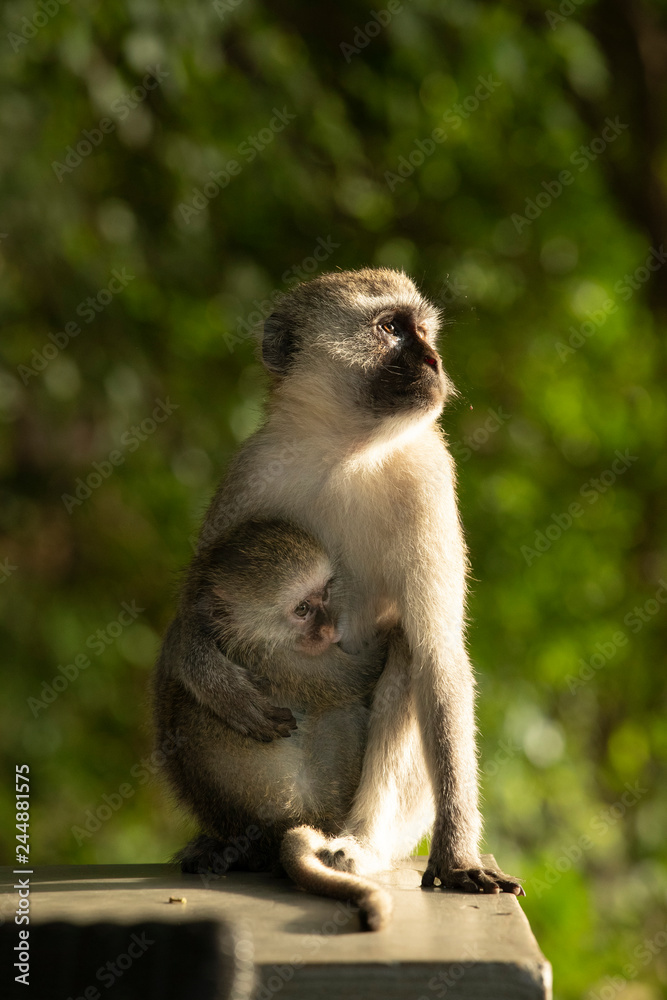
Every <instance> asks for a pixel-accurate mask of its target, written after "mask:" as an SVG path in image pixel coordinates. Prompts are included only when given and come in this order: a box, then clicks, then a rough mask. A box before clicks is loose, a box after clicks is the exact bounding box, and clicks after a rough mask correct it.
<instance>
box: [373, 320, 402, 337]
mask: <svg viewBox="0 0 667 1000" xmlns="http://www.w3.org/2000/svg"><path fill="white" fill-rule="evenodd" d="M378 327H379V328H380V330H382V332H383V333H388V334H389V336H390V337H396V336H398V334H397V333H396V327H395V325H394V324H393V323H392V322H391V320H387V322H386V323H378Z"/></svg>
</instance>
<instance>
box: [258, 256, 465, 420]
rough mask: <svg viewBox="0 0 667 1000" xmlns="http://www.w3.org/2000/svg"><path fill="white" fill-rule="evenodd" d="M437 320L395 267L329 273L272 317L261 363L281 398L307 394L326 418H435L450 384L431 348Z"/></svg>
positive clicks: (299, 289) (299, 290)
mask: <svg viewBox="0 0 667 1000" xmlns="http://www.w3.org/2000/svg"><path fill="white" fill-rule="evenodd" d="M438 319H439V316H438V312H437V310H436V309H435V308H434V307H433V306H432V305H431V304H430V303H429V302H428V301H427V300H426V299H424V298H423V297H422V296H421V295H420V293H419V292H418V291H417V289H416V288H415V286H414V285H413V283H412V282H411V281H410V279H409V278H408V277H407V276H406V275H404V274H401V273H399V272H397V271H391V270H388V269H387V268H376V269H372V268H367V269H364V270H361V271H346V272H342V273H338V274H335V273H334V274H326V275H323V276H322V277H320V278H317V279H315V280H314V281H311V282H308V283H306V284H304V285H300V286H298V287H297V288H296V289H295V290H294V291H293V292H291V293H290V294H289V295H288V296H286V298H285V299H284V300H283V302H282V303H280V305H279V306H278V309H277V310H276V312H275V313H274V314H273V315H272V316H271V317H269V319H268V320H267V322H266V325H265V332H264V345H263V356H264V361H265V364H266V365H267V367H268V368H269V369H270V370H271V371H273V372H274V373H275V374H277V375H279V376H281V382H280V384H279V392H280V393H281V394H282V395H283V396H287V397H289V396H293V397H295V398H297V397H298V398H301V399H302V400H305V399H309V400H312V401H313V402H314V403H316V405H319V407H320V409H321V410H322V412H323V413H325V412H326V414H327V416H328V417H329V419H331V418H332V417H333V418H334V419H335V416H336V413H338V414H340V415H341V417H342V416H343V415H344V416H345V418H348V417H350V415H354V417H355V419H356V420H357V422H358V423H360V424H362V425H366V424H368V425H370V426H372V425H373V423H375V424H376V425H377V423H378V421H382V422H386V419H387V418H392V417H400V418H401V422H402V423H404V422H405V419H406V418H407V419H408V420H412V419H421V418H423V417H424V415H426V414H429V415H432V416H433V417H436V416H437V415H438V413H439V412H440V410H441V409H442V406H443V404H444V401H445V398H446V395H447V392H448V389H450V388H451V386H450V383H449V381H448V379H447V376H446V375H445V373H444V371H443V368H442V362H441V360H440V357H439V355H438V352H437V349H436V346H435V345H436V337H437V332H438ZM311 406H312V403H311Z"/></svg>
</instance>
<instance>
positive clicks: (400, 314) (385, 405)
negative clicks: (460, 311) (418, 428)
mask: <svg viewBox="0 0 667 1000" xmlns="http://www.w3.org/2000/svg"><path fill="white" fill-rule="evenodd" d="M368 325H369V327H370V329H369V331H368V333H369V334H370V336H371V338H372V348H371V356H372V358H373V364H372V365H370V366H369V368H368V369H367V381H366V383H365V385H362V386H360V390H361V393H360V395H361V400H360V401H361V404H362V406H367V407H368V408H369V409H370V410H371V411H372V412H373V413H374V414H376V415H377V416H380V417H381V416H391V415H394V414H396V415H399V414H401V415H403V414H405V413H407V412H415V413H419V414H422V413H424V412H428V411H430V410H435V411H436V412H439V411H440V410H441V409H442V406H443V404H444V401H445V388H446V382H445V377H444V374H443V370H442V362H441V360H440V356H439V355H438V352H437V350H436V348H435V332H436V331H435V329H434V328H433V323H432V319H431V317H430V315H429V313H428V311H427V310H426V309H424V308H420V306H419V304H415V305H412V306H410V305H402V306H400V305H399V306H395V305H390V306H384V307H382V308H380V309H378V311H377V312H376V313H375V314H374V315H373V316H372V317H371V319H370V322H369V324H368Z"/></svg>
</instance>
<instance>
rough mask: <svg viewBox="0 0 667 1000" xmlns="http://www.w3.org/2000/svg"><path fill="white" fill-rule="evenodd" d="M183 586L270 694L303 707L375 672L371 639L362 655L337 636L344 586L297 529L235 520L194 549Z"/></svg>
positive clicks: (363, 683) (367, 687) (347, 695)
mask: <svg viewBox="0 0 667 1000" xmlns="http://www.w3.org/2000/svg"><path fill="white" fill-rule="evenodd" d="M190 587H191V588H192V589H193V590H194V592H195V595H196V596H195V604H194V607H195V610H196V614H197V615H198V618H199V623H200V626H201V629H202V631H203V632H204V633H206V634H207V635H208V636H211V637H213V638H214V639H215V641H216V644H217V645H218V648H219V649H220V650H222V651H223V652H224V654H225V656H226V657H227V658H228V659H229V660H232V661H234V663H235V664H239V665H240V666H242V667H244V668H245V669H246V670H247V671H248V674H249V675H250V676H251V678H252V680H253V682H254V683H255V684H257V685H258V687H260V688H261V690H262V691H264V693H268V694H269V697H270V698H271V700H272V701H274V700H275V698H276V697H283V698H285V699H287V701H289V702H296V703H297V704H300V705H301V706H302V708H303V709H304V711H305V710H307V709H308V710H322V709H324V708H328V707H329V706H331V705H340V704H343V703H344V702H346V701H349V700H351V699H356V698H359V697H361V696H363V695H367V694H369V693H370V691H371V687H372V684H373V682H374V681H376V680H377V678H378V676H379V673H380V669H379V667H378V653H379V649H380V645H379V643H378V642H377V641H375V642H374V643H373V646H372V648H371V647H368V648H367V649H366V655H365V657H364V658H360V657H359V656H357V657H353V656H350V655H349V654H348V653H346V652H344V651H343V648H341V647H340V646H339V645H337V644H338V643H339V641H340V640H341V639H342V638H343V635H342V632H341V627H342V625H341V617H342V616H343V614H345V615H346V616H347V619H348V621H349V616H350V613H351V609H350V607H349V605H350V601H349V591H348V595H347V596H346V594H345V582H344V580H343V577H342V575H340V574H339V575H338V576H336V575H335V568H334V564H333V562H332V560H331V559H330V557H329V556H328V555H327V553H326V552H325V551H324V549H323V548H322V546H321V545H320V544H319V542H317V541H316V540H315V538H313V537H312V536H311V535H309V534H308V533H307V532H305V531H303V530H302V529H301V528H297V527H295V526H294V525H292V524H289V523H287V522H285V521H277V520H275V521H259V520H253V521H247V522H245V523H244V524H242V525H240V526H239V527H237V528H236V529H235V530H234V532H233V534H232V535H231V536H230V538H229V539H226V540H224V541H222V542H220V543H218V544H216V545H214V546H211V547H210V548H208V549H206V550H204V551H203V552H201V553H200V554H199V555H198V556H197V558H196V559H195V560H194V563H193V568H192V572H191V583H190ZM287 723H288V725H289V726H290V727H293V728H295V725H294V722H293V720H290V719H287ZM282 735H289V734H286V733H283V734H282ZM262 739H266V737H262Z"/></svg>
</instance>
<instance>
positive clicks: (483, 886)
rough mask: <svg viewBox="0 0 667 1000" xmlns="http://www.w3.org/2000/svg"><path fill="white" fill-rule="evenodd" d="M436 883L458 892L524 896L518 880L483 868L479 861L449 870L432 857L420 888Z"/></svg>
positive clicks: (494, 870)
mask: <svg viewBox="0 0 667 1000" xmlns="http://www.w3.org/2000/svg"><path fill="white" fill-rule="evenodd" d="M436 881H437V882H438V884H439V885H440V888H442V889H458V890H459V891H460V892H491V893H498V892H510V893H513V894H514V895H515V896H525V895H526V893H525V892H524V889H523V886H522V885H521V883H520V882H519V880H518V879H516V878H513V877H512V876H511V875H506V874H505V873H504V872H501V871H497V870H496V869H495V868H484V863H483V861H482V860H481V859H480V860H479V864H478V865H474V866H472V867H470V868H451V867H449V866H447V865H439V864H438V863H437V861H436V860H435V859H434V857H433V855H431V857H430V858H429V859H428V866H427V868H426V871H425V872H424V874H423V875H422V888H431V887H432V886H434V885H435V883H436Z"/></svg>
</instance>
